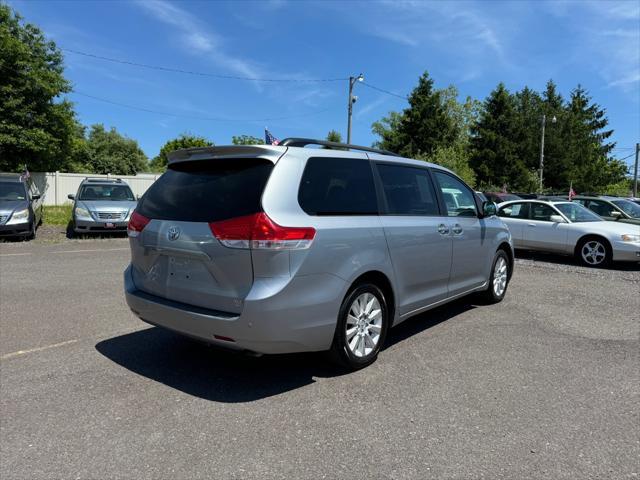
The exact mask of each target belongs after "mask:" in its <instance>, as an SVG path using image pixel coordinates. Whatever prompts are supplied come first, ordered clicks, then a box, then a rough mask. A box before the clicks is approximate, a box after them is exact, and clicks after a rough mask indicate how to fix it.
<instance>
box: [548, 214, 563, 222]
mask: <svg viewBox="0 0 640 480" xmlns="http://www.w3.org/2000/svg"><path fill="white" fill-rule="evenodd" d="M549 220H551V221H552V222H553V223H565V221H564V218H562V217H561V216H560V215H551V216H550V217H549Z"/></svg>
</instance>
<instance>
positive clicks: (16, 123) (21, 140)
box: [0, 3, 80, 171]
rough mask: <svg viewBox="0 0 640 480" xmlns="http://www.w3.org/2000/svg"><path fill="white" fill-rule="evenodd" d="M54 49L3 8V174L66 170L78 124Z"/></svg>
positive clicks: (0, 134) (0, 12) (0, 13)
mask: <svg viewBox="0 0 640 480" xmlns="http://www.w3.org/2000/svg"><path fill="white" fill-rule="evenodd" d="M70 90H71V85H70V83H69V82H68V81H67V80H66V79H65V78H64V76H63V58H62V54H61V52H60V50H59V49H58V48H57V47H56V45H55V43H54V42H52V41H48V40H47V39H46V38H45V37H44V35H43V34H42V32H41V31H40V30H39V29H38V28H37V27H36V26H34V25H32V24H29V23H24V22H23V21H22V18H21V17H20V16H19V15H18V14H17V13H16V12H15V11H13V10H12V9H11V8H10V7H9V6H7V5H4V4H1V3H0V170H6V171H17V170H20V169H21V168H23V166H24V165H25V164H27V165H28V168H29V169H30V170H32V171H38V170H41V171H48V170H65V169H67V166H68V165H69V164H70V163H72V159H71V153H72V150H73V148H74V143H75V142H77V141H78V140H79V138H80V137H78V136H77V133H78V131H77V127H78V123H77V121H76V118H75V114H74V112H73V107H72V104H71V103H70V102H68V101H67V100H59V97H60V96H61V95H63V94H65V93H67V92H69V91H70Z"/></svg>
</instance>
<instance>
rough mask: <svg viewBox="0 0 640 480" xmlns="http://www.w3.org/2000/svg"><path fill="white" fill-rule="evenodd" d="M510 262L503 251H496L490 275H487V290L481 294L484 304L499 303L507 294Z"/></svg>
mask: <svg viewBox="0 0 640 480" xmlns="http://www.w3.org/2000/svg"><path fill="white" fill-rule="evenodd" d="M510 269H511V262H510V261H509V256H508V255H507V253H506V252H505V251H504V250H502V249H501V250H498V251H497V252H496V256H495V258H494V259H493V265H492V266H491V275H489V284H488V285H487V289H486V290H485V291H484V292H482V293H481V298H482V300H483V301H484V302H485V303H498V302H501V301H502V299H503V298H504V296H505V294H506V293H507V287H508V286H509V276H510V275H509V273H510Z"/></svg>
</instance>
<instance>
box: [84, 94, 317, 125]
mask: <svg viewBox="0 0 640 480" xmlns="http://www.w3.org/2000/svg"><path fill="white" fill-rule="evenodd" d="M73 93H74V94H75V95H80V96H83V97H87V98H91V99H93V100H98V101H100V102H104V103H109V104H111V105H117V106H119V107H124V108H129V109H131V110H138V111H141V112H147V113H156V114H159V115H166V116H170V117H179V118H190V119H194V120H209V121H213V122H244V123H247V122H270V121H275V120H287V119H290V118H300V117H310V116H313V115H318V114H320V113H324V112H327V111H329V110H330V108H325V109H323V110H316V111H314V112H308V113H301V114H297V115H286V116H281V117H268V118H253V119H240V118H222V117H205V116H200V115H185V114H180V113H171V112H164V111H160V110H153V109H150V108H145V107H139V106H137V105H130V104H127V103H121V102H116V101H114V100H109V99H107V98H102V97H96V96H95V95H89V94H87V93H83V92H78V91H76V90H74V91H73Z"/></svg>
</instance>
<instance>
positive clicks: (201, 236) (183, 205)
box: [129, 156, 273, 314]
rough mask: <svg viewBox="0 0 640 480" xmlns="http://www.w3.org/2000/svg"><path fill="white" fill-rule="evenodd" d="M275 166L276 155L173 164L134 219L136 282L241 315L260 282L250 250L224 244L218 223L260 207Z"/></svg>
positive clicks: (165, 294)
mask: <svg viewBox="0 0 640 480" xmlns="http://www.w3.org/2000/svg"><path fill="white" fill-rule="evenodd" d="M272 169H273V161H272V160H271V159H265V158H238V157H237V156H234V158H212V159H200V160H195V161H189V160H187V161H181V162H177V163H173V164H170V165H169V168H168V170H167V172H166V173H165V174H164V175H162V177H160V178H159V179H158V180H157V181H156V182H155V183H154V184H153V185H152V186H151V188H149V190H148V191H147V192H146V193H145V195H144V196H143V198H142V199H141V200H140V202H139V203H138V207H137V208H136V212H135V213H134V218H133V219H132V221H131V222H130V226H129V236H130V237H131V242H130V243H131V257H132V258H131V264H132V266H133V268H132V274H133V281H134V283H135V285H136V287H137V288H138V289H140V290H142V291H144V292H147V293H149V294H152V295H156V296H160V297H164V298H166V299H170V300H174V301H177V302H182V303H186V304H189V305H194V306H198V307H202V308H207V309H213V310H218V311H222V312H227V313H236V314H239V313H240V312H241V311H242V305H243V300H244V298H245V297H246V296H247V294H248V292H249V290H250V289H251V286H252V284H253V269H252V262H251V250H250V249H248V248H229V247H227V246H225V245H223V243H221V242H220V241H219V240H218V238H216V236H215V235H214V234H213V228H212V225H211V224H212V223H213V224H214V225H215V224H216V223H215V222H221V221H225V220H228V219H235V218H245V217H247V216H250V215H255V214H256V213H258V212H261V196H262V192H263V190H264V187H265V184H266V182H267V180H268V178H269V175H270V173H271V170H272Z"/></svg>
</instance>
